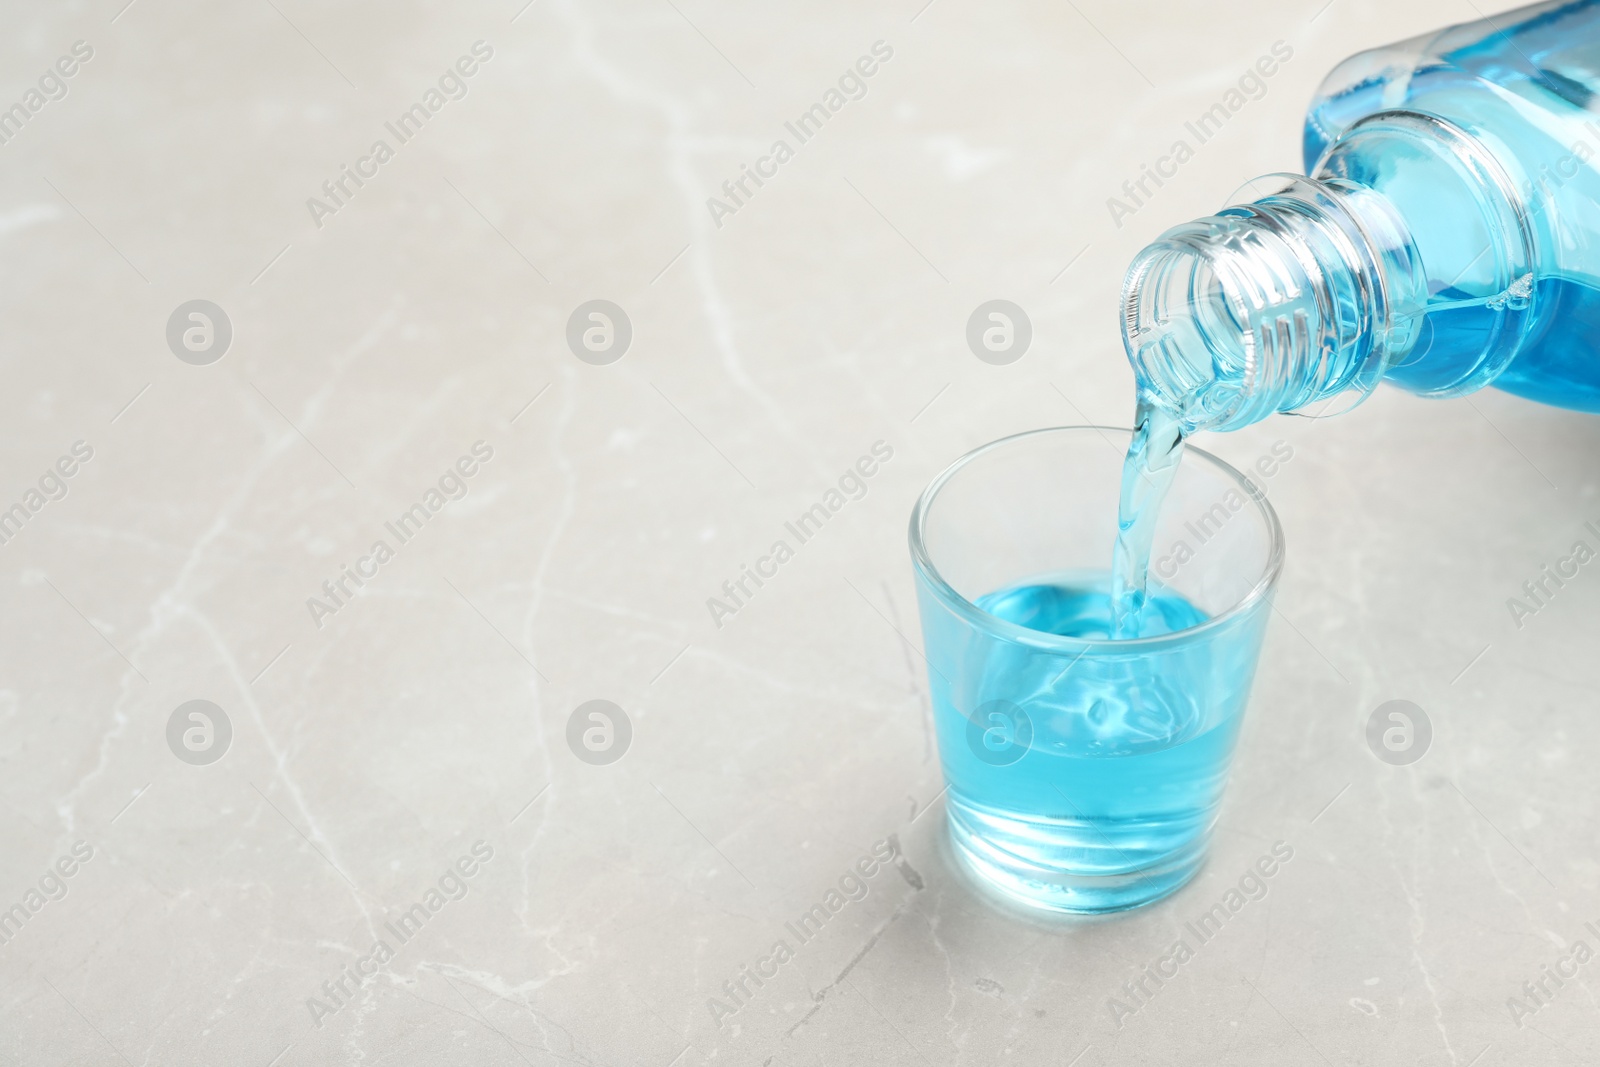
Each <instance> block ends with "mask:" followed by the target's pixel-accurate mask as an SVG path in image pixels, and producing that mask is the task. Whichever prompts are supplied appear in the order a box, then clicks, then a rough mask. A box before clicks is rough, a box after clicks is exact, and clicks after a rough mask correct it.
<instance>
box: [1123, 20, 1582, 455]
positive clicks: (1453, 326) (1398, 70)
mask: <svg viewBox="0 0 1600 1067" xmlns="http://www.w3.org/2000/svg"><path fill="white" fill-rule="evenodd" d="M1597 93H1600V4H1597V3H1594V2H1580V3H1548V4H1540V5H1536V6H1533V7H1527V8H1523V9H1521V10H1518V11H1514V12H1511V13H1509V14H1506V15H1500V16H1497V17H1496V18H1495V20H1494V22H1493V23H1491V22H1489V21H1488V20H1484V21H1481V22H1474V23H1469V24H1465V25H1461V26H1455V27H1450V28H1447V29H1445V30H1443V31H1440V32H1438V33H1434V34H1429V35H1426V36H1423V37H1419V38H1415V39H1413V40H1410V41H1404V42H1401V43H1399V44H1395V45H1391V46H1388V47H1385V48H1379V49H1375V50H1373V51H1370V52H1364V53H1361V54H1358V55H1356V56H1353V57H1351V58H1350V59H1348V60H1346V61H1345V62H1344V63H1342V64H1340V65H1339V66H1338V67H1337V68H1336V69H1335V70H1334V72H1333V73H1332V74H1331V75H1330V76H1329V77H1328V79H1327V80H1326V81H1325V82H1324V84H1323V86H1322V88H1321V89H1320V90H1319V93H1318V95H1317V97H1316V99H1315V100H1314V101H1313V103H1312V107H1311V109H1310V112H1309V113H1308V115H1307V118H1306V125H1305V133H1304V155H1305V161H1306V168H1307V172H1308V173H1309V174H1310V175H1311V177H1309V178H1302V177H1297V176H1294V175H1272V176H1269V177H1268V178H1265V179H1259V180H1258V181H1257V182H1254V183H1252V185H1251V186H1249V187H1247V189H1248V190H1249V191H1248V192H1247V193H1246V194H1245V199H1244V200H1243V202H1239V203H1236V204H1234V205H1232V206H1230V207H1228V208H1226V209H1224V210H1223V211H1222V212H1221V213H1219V214H1217V215H1214V216H1212V217H1210V218H1206V219H1200V220H1198V221H1196V222H1192V223H1186V224H1184V225H1182V226H1177V227H1174V228H1173V229H1171V230H1169V231H1167V232H1166V233H1165V234H1163V235H1162V236H1161V237H1160V238H1159V239H1158V240H1157V241H1156V242H1155V243H1153V244H1152V245H1150V246H1149V247H1148V248H1146V249H1145V250H1144V251H1143V252H1141V253H1140V254H1139V256H1138V257H1136V258H1135V260H1134V262H1133V264H1132V266H1131V267H1130V268H1129V272H1128V277H1127V281H1126V283H1125V285H1124V291H1123V313H1124V314H1123V336H1124V343H1125V345H1126V347H1127V350H1128V356H1129V359H1130V360H1131V361H1132V363H1133V366H1134V369H1135V373H1136V376H1137V378H1138V381H1139V385H1140V388H1141V390H1142V391H1143V392H1144V393H1145V394H1147V395H1149V396H1150V397H1151V398H1153V400H1154V402H1155V403H1158V404H1159V405H1161V406H1162V407H1164V408H1165V409H1166V410H1168V411H1170V412H1171V413H1173V415H1174V416H1175V417H1176V418H1178V419H1179V421H1180V424H1181V426H1182V428H1183V430H1184V432H1190V431H1193V430H1196V429H1224V430H1226V429H1234V428H1237V427H1239V426H1244V425H1248V424H1249V423H1251V422H1255V421H1257V420H1259V419H1261V418H1264V417H1266V416H1267V415H1269V414H1272V413H1273V412H1277V411H1295V410H1301V409H1307V408H1310V409H1312V410H1313V411H1314V413H1316V414H1326V413H1331V412H1334V411H1337V410H1340V409H1341V408H1343V407H1348V406H1353V404H1354V403H1355V402H1359V400H1360V399H1362V398H1364V397H1365V396H1366V395H1368V394H1369V393H1370V392H1371V391H1372V390H1373V389H1374V388H1375V387H1376V386H1377V384H1378V383H1379V382H1380V381H1388V382H1390V383H1392V384H1394V385H1397V386H1399V387H1401V388H1403V389H1406V390H1408V391H1411V392H1414V393H1417V394H1419V395H1422V396H1436V397H1447V396H1458V395H1461V394H1464V393H1469V392H1472V391H1474V390H1477V389H1481V388H1483V387H1485V386H1488V385H1493V386H1495V387H1496V388H1500V389H1504V390H1506V391H1508V392H1512V393H1516V394H1518V395H1520V396H1524V397H1527V398H1530V399H1533V400H1537V401H1540V402H1543V403H1547V404H1554V405H1558V406H1562V407H1567V408H1573V409H1577V410H1582V411H1600V331H1597V330H1596V326H1600V121H1597V120H1600V107H1597V103H1600V101H1597ZM1340 394H1344V397H1343V400H1344V401H1345V402H1344V403H1342V404H1341V402H1340V401H1338V400H1336V399H1335V398H1336V397H1339V396H1340Z"/></svg>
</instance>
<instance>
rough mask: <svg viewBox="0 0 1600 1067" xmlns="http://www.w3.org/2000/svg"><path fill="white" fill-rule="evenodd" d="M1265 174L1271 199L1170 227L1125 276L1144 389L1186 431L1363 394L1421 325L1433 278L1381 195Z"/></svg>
mask: <svg viewBox="0 0 1600 1067" xmlns="http://www.w3.org/2000/svg"><path fill="white" fill-rule="evenodd" d="M1263 182H1267V183H1269V188H1270V192H1268V193H1267V195H1264V196H1260V197H1258V198H1257V199H1255V200H1253V201H1251V202H1250V203H1246V204H1240V205H1236V206H1233V207H1229V208H1226V209H1225V210H1223V211H1222V212H1221V213H1219V214H1217V215H1213V216H1211V217H1209V218H1203V219H1199V220H1196V221H1194V222H1190V223H1186V224H1184V225H1181V226H1177V227H1174V228H1173V229H1171V230H1168V231H1167V232H1166V233H1165V234H1163V235H1162V236H1161V237H1160V238H1158V239H1157V240H1156V241H1155V242H1154V243H1153V244H1151V245H1150V246H1149V247H1147V248H1145V249H1144V250H1143V251H1142V252H1141V253H1140V254H1139V255H1138V256H1137V257H1136V258H1135V259H1134V261H1133V264H1132V265H1131V266H1130V267H1129V269H1128V274H1127V277H1126V279H1125V281H1124V284H1123V292H1122V311H1123V320H1122V328H1123V343H1124V345H1125V346H1126V348H1127V352H1128V359H1129V361H1130V362H1131V363H1132V364H1133V368H1134V373H1135V375H1136V376H1137V378H1138V385H1139V389H1140V390H1141V392H1142V393H1143V394H1145V395H1147V396H1148V397H1149V398H1150V399H1151V401H1152V402H1154V403H1156V404H1158V405H1160V406H1161V407H1163V408H1166V409H1167V410H1168V411H1170V412H1172V413H1174V414H1175V415H1176V416H1177V417H1178V418H1179V420H1180V421H1181V423H1182V425H1183V427H1184V429H1185V432H1191V431H1193V430H1198V429H1215V430H1227V429H1237V428H1238V427H1241V426H1246V425H1249V424H1250V423H1253V422H1256V421H1258V420H1260V419H1262V418H1265V417H1266V416H1268V415H1270V414H1273V413H1274V412H1279V411H1293V410H1296V409H1299V408H1303V407H1305V406H1307V405H1309V404H1314V403H1316V402H1317V401H1319V400H1322V399H1324V398H1328V397H1331V396H1333V395H1335V394H1338V393H1344V392H1347V391H1352V390H1353V391H1354V392H1353V394H1352V395H1353V399H1354V400H1356V401H1357V402H1358V401H1359V400H1360V399H1361V398H1363V397H1365V396H1366V395H1367V394H1368V393H1370V392H1371V391H1372V389H1373V388H1374V387H1375V386H1376V385H1377V382H1378V380H1379V379H1380V378H1381V377H1382V376H1383V372H1384V370H1385V369H1387V367H1389V366H1390V365H1391V364H1392V363H1393V362H1394V360H1395V359H1397V358H1398V357H1399V355H1400V354H1402V353H1403V352H1404V351H1405V350H1406V349H1407V348H1409V345H1410V342H1411V338H1412V335H1413V334H1414V332H1415V330H1414V323H1415V319H1416V314H1417V312H1418V311H1419V310H1420V308H1421V305H1422V303H1423V300H1424V296H1425V293H1424V288H1425V286H1424V283H1423V282H1422V280H1421V277H1420V272H1419V271H1418V269H1417V264H1416V262H1415V257H1414V256H1413V255H1411V254H1410V253H1409V242H1408V240H1407V238H1406V235H1405V231H1404V226H1403V224H1402V223H1401V222H1400V220H1399V217H1398V215H1396V214H1395V213H1394V212H1393V211H1392V209H1390V208H1389V207H1388V205H1387V204H1386V203H1385V202H1384V201H1383V198H1382V197H1381V196H1380V195H1378V194H1376V193H1374V192H1372V191H1371V190H1369V189H1365V188H1363V187H1361V186H1357V185H1354V184H1351V183H1346V182H1341V181H1337V180H1336V181H1330V182H1323V181H1316V180H1313V179H1309V178H1301V177H1297V176H1292V175H1274V176H1271V177H1270V178H1268V179H1263ZM1255 184H1260V183H1255Z"/></svg>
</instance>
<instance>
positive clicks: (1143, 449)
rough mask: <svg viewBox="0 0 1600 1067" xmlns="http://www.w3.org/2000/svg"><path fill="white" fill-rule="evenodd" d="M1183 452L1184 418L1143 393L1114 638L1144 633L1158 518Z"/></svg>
mask: <svg viewBox="0 0 1600 1067" xmlns="http://www.w3.org/2000/svg"><path fill="white" fill-rule="evenodd" d="M1182 458H1183V434H1182V432H1181V428H1180V424H1179V421H1178V419H1177V418H1175V417H1174V416H1173V415H1172V414H1171V413H1169V412H1167V411H1166V410H1165V409H1163V408H1161V407H1159V406H1157V405H1156V404H1154V403H1152V402H1151V401H1150V398H1149V397H1148V396H1146V395H1144V394H1143V393H1141V394H1140V396H1139V406H1138V410H1137V413H1136V415H1135V421H1134V429H1133V440H1132V441H1131V442H1130V443H1129V445H1128V457H1127V459H1126V460H1125V461H1124V462H1123V467H1122V488H1121V494H1120V499H1119V500H1118V505H1117V542H1116V548H1115V549H1114V550H1113V552H1112V561H1111V636H1112V637H1113V638H1134V637H1140V636H1142V629H1143V620H1144V611H1145V605H1146V604H1147V603H1148V600H1149V596H1148V589H1147V587H1148V584H1149V571H1150V549H1151V545H1152V543H1153V542H1154V540H1155V535H1156V521H1157V519H1159V518H1160V515H1161V502H1162V500H1164V499H1165V498H1166V495H1167V489H1168V488H1169V487H1170V486H1171V485H1172V479H1173V476H1174V475H1175V474H1177V472H1178V463H1179V461H1180V460H1181V459H1182Z"/></svg>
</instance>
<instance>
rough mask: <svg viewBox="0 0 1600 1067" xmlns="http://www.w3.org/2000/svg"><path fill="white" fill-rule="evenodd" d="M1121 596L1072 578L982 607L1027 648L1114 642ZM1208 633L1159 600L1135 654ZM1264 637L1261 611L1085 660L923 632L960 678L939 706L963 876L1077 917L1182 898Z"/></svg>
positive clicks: (1200, 618) (1018, 590)
mask: <svg viewBox="0 0 1600 1067" xmlns="http://www.w3.org/2000/svg"><path fill="white" fill-rule="evenodd" d="M1112 586H1113V578H1112V575H1111V574H1110V573H1108V572H1104V571H1102V572H1097V573H1084V572H1071V573H1061V574H1054V575H1046V576H1041V577H1038V578H1035V579H1033V580H1030V581H1027V582H1023V583H1020V584H1017V585H1013V586H1010V587H1008V588H1005V589H1000V590H996V591H994V592H992V593H990V594H988V595H986V596H983V597H981V598H979V599H978V600H977V601H976V603H977V605H978V606H979V607H980V608H982V609H984V610H985V611H987V612H989V613H990V614H992V615H994V616H995V617H997V618H999V619H1002V620H1005V621H1006V622H1009V623H1013V624H1015V625H1017V626H1021V627H1026V628H1027V629H1029V630H1033V631H1038V632H1040V633H1043V634H1055V635H1059V636H1063V637H1080V638H1095V639H1101V640H1103V639H1105V638H1107V637H1108V636H1110V635H1111V633H1112V630H1113V627H1114V625H1115V623H1114V620H1113V617H1112V616H1113V612H1112ZM1206 621H1207V616H1206V615H1205V613H1204V612H1202V611H1201V610H1200V609H1198V608H1197V607H1195V606H1194V605H1193V604H1191V603H1189V602H1188V601H1187V600H1185V599H1184V598H1183V597H1181V596H1179V595H1178V594H1176V593H1174V592H1172V591H1171V590H1169V589H1166V588H1164V587H1161V586H1160V585H1152V586H1149V587H1147V588H1146V590H1145V593H1144V599H1143V607H1142V610H1141V611H1140V612H1139V613H1138V615H1137V622H1136V629H1135V630H1133V631H1132V632H1131V633H1128V634H1127V635H1126V636H1128V637H1131V638H1155V637H1159V636H1161V635H1164V634H1172V633H1175V632H1176V631H1179V630H1186V629H1189V628H1190V627H1194V626H1197V625H1200V624H1202V623H1204V622H1206ZM1262 622H1263V620H1262V619H1261V618H1260V612H1256V611H1252V612H1247V613H1245V614H1244V615H1243V616H1240V617H1238V618H1234V619H1229V620H1227V621H1225V622H1223V623H1220V624H1218V626H1217V627H1215V628H1213V630H1211V631H1208V632H1207V633H1206V634H1205V635H1204V636H1202V637H1199V638H1196V639H1192V640H1185V641H1176V642H1164V643H1159V644H1153V645H1150V646H1145V645H1141V644H1134V643H1132V642H1130V644H1129V647H1128V648H1127V649H1126V650H1125V651H1124V650H1118V649H1116V646H1115V644H1112V645H1110V646H1106V645H1098V646H1092V649H1093V650H1092V651H1079V652H1076V653H1075V652H1072V651H1065V650H1063V649H1060V648H1053V647H1052V648H1041V647H1033V646H1030V645H1029V644H1028V643H1026V642H1025V641H1018V640H1014V639H1012V638H1009V637H1005V636H993V635H987V634H983V633H981V632H980V633H974V632H973V631H972V630H971V629H970V628H969V627H968V626H967V625H966V624H965V623H964V622H963V621H962V620H961V619H959V618H958V617H956V616H952V615H948V614H944V613H934V614H931V615H926V616H925V619H924V626H925V638H926V640H927V643H928V649H929V658H930V662H934V663H938V664H941V665H942V666H943V669H944V670H947V671H948V670H954V671H955V672H956V673H955V675H954V676H952V677H949V678H948V679H945V680H944V681H945V684H940V683H939V682H937V681H936V683H935V687H934V690H935V691H934V698H935V700H934V703H935V713H936V715H935V718H936V722H937V725H938V730H939V733H940V738H939V750H940V753H941V756H942V758H943V761H944V772H945V780H946V782H947V783H948V784H949V814H950V824H951V830H952V836H953V840H954V842H955V844H956V846H957V848H958V849H959V850H960V851H961V852H962V853H963V855H964V858H965V859H966V860H967V861H968V862H969V863H971V864H972V865H973V866H974V867H976V868H977V869H978V871H979V873H980V874H981V875H983V876H984V877H985V878H986V879H987V880H988V881H990V882H991V883H992V884H995V885H997V886H999V887H1000V888H1001V889H1002V890H1004V891H1007V892H1009V893H1011V894H1012V895H1014V896H1017V897H1021V898H1023V899H1026V900H1028V901H1030V902H1032V903H1034V904H1042V905H1043V906H1045V907H1057V908H1060V909H1061V910H1069V911H1078V912H1092V911H1111V910H1118V909H1121V908H1126V907H1131V906H1135V905H1138V904H1142V903H1147V902H1149V901H1151V900H1155V899H1158V898H1159V897H1161V896H1164V895H1166V894H1167V893H1169V892H1171V891H1172V890H1174V889H1176V888H1177V887H1178V886H1180V885H1182V884H1183V882H1184V881H1186V880H1187V879H1188V878H1189V877H1190V876H1191V875H1192V874H1193V873H1194V871H1195V870H1196V869H1197V868H1198V865H1199V863H1200V860H1201V858H1202V857H1203V854H1204V849H1205V844H1206V840H1207V837H1208V833H1209V830H1210V827H1211V824H1212V821H1213V820H1214V818H1215V815H1216V809H1217V805H1218V802H1219V801H1220V799H1221V795H1222V789H1223V785H1224V783H1225V781H1226V778H1227V768H1228V763H1229V759H1230V757H1231V754H1232V751H1233V747H1234V742H1235V739H1236V737H1237V734H1238V728H1239V722H1240V718H1241V715H1242V713H1243V711H1244V706H1245V702H1246V698H1247V696H1248V693H1249V690H1250V683H1251V680H1252V676H1253V674H1254V669H1255V659H1256V651H1257V648H1258V647H1259V638H1260V631H1259V626H1260V625H1261V624H1262ZM960 707H965V708H968V709H970V711H969V712H968V714H963V713H962V711H961V710H959V708H960ZM1019 711H1020V713H1021V714H1020V715H1019V714H1018V712H1019ZM1065 871H1070V872H1072V873H1071V874H1070V875H1068V874H1064V873H1062V872H1065Z"/></svg>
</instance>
